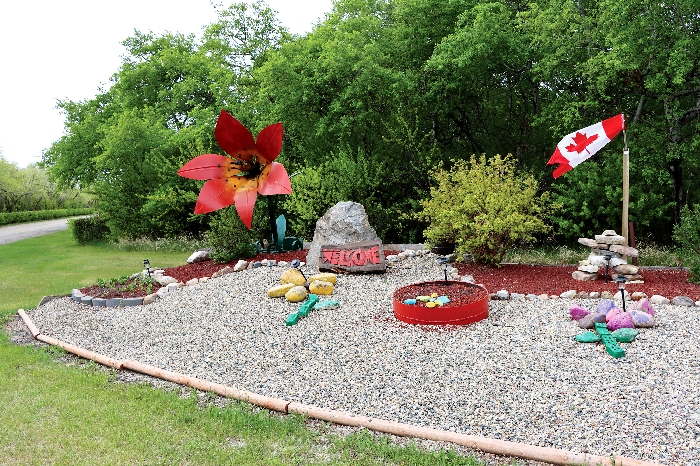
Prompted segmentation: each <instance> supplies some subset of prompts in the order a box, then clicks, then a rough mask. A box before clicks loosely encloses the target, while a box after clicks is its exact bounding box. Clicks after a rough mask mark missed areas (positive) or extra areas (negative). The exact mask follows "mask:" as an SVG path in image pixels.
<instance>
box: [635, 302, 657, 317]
mask: <svg viewBox="0 0 700 466" xmlns="http://www.w3.org/2000/svg"><path fill="white" fill-rule="evenodd" d="M634 310H635V311H640V312H646V313H647V314H650V315H652V316H654V315H656V313H655V312H654V308H653V306H652V305H651V301H649V300H648V299H647V298H642V299H640V300H639V301H637V304H635V305H634Z"/></svg>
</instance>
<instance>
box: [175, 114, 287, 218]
mask: <svg viewBox="0 0 700 466" xmlns="http://www.w3.org/2000/svg"><path fill="white" fill-rule="evenodd" d="M214 135H215V137H216V141H217V142H218V143H219V146H220V147H221V149H223V151H224V152H226V154H227V155H218V154H203V155H200V156H198V157H195V158H194V159H192V160H190V161H189V162H187V163H186V164H185V165H183V166H182V168H180V170H178V172H177V173H178V175H180V176H182V177H185V178H191V179H194V180H208V181H207V182H206V183H204V186H202V189H201V191H200V192H199V197H198V198H197V204H196V205H195V208H194V213H195V214H205V213H208V212H213V211H215V210H218V209H222V208H224V207H228V206H230V205H232V204H235V205H236V210H237V211H238V215H239V216H240V217H241V220H242V221H243V223H244V224H245V226H246V227H248V229H250V228H251V225H252V222H253V208H254V206H255V201H256V199H257V197H258V193H259V194H261V195H263V196H269V195H272V194H291V193H292V185H291V182H290V181H289V175H287V170H285V168H284V166H283V165H282V164H281V163H278V162H275V159H276V158H277V156H278V155H279V153H280V151H281V150H282V123H275V124H272V125H269V126H267V127H266V128H264V129H263V130H262V131H261V132H260V134H258V138H257V140H255V139H253V135H252V134H251V133H250V131H248V129H247V128H246V127H245V126H243V125H242V124H241V123H240V122H239V121H238V120H236V119H235V118H234V117H233V116H231V115H230V114H229V113H228V112H226V110H221V113H220V114H219V119H218V120H217V122H216V128H215V130H214Z"/></svg>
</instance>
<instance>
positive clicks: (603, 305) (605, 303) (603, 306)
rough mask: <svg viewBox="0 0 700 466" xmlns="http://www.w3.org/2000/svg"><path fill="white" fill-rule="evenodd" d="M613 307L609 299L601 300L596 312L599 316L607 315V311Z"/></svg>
mask: <svg viewBox="0 0 700 466" xmlns="http://www.w3.org/2000/svg"><path fill="white" fill-rule="evenodd" d="M614 307H615V303H614V302H613V301H611V300H609V299H601V300H600V302H599V303H598V312H599V313H601V314H607V313H608V311H609V310H610V309H612V308H614Z"/></svg>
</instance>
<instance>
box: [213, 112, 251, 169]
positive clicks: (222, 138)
mask: <svg viewBox="0 0 700 466" xmlns="http://www.w3.org/2000/svg"><path fill="white" fill-rule="evenodd" d="M214 136H215V137H216V142H218V143H219V146H221V148H222V149H223V150H224V152H226V153H227V154H228V155H230V156H231V157H234V158H237V159H240V160H245V161H246V162H251V161H252V160H253V155H255V139H253V135H252V134H250V131H248V129H247V128H246V127H245V126H243V124H242V123H241V122H240V121H238V120H236V119H235V118H234V117H232V116H231V114H229V113H228V112H227V111H226V110H221V113H220V114H219V119H218V120H217V121H216V128H215V130H214Z"/></svg>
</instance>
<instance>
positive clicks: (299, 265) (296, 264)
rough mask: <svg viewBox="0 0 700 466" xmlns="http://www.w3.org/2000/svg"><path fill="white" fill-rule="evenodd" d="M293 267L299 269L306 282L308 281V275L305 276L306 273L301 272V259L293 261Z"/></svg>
mask: <svg viewBox="0 0 700 466" xmlns="http://www.w3.org/2000/svg"><path fill="white" fill-rule="evenodd" d="M292 267H294V268H295V269H297V270H298V271H299V273H300V274H301V276H302V277H304V280H306V275H304V272H302V271H301V261H300V260H299V259H294V260H293V261H292Z"/></svg>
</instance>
